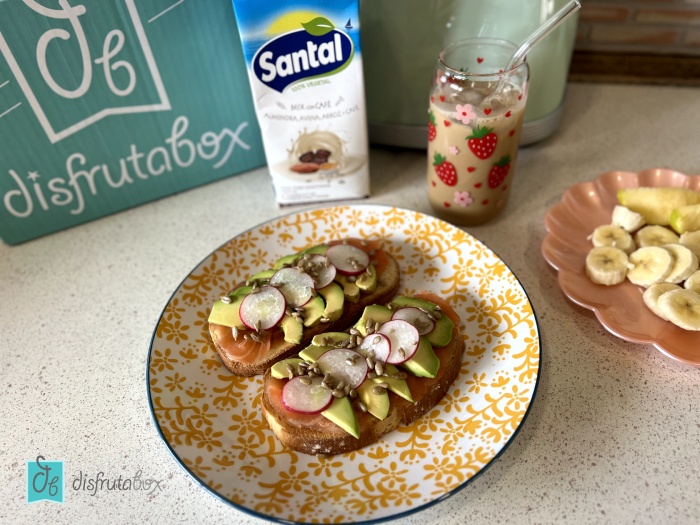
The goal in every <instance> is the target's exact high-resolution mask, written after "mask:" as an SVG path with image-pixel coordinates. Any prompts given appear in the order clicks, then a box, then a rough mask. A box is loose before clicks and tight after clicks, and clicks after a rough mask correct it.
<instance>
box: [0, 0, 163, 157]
mask: <svg viewBox="0 0 700 525" xmlns="http://www.w3.org/2000/svg"><path fill="white" fill-rule="evenodd" d="M23 1H24V3H25V5H26V6H27V7H29V8H30V9H32V10H33V11H34V12H35V13H38V14H40V15H42V16H45V17H47V18H51V19H54V20H66V21H68V22H69V23H70V26H71V31H67V30H65V29H59V28H54V29H49V30H47V31H46V32H44V33H43V34H42V35H41V36H40V37H39V39H38V40H37V43H36V59H37V66H38V68H39V71H40V73H41V77H42V79H43V80H44V82H45V83H46V85H47V86H48V87H49V88H50V89H51V91H52V92H53V93H55V94H56V95H58V96H60V97H63V98H65V99H79V98H81V97H83V96H84V95H85V94H86V93H88V92H89V90H90V89H91V87H92V80H93V77H94V75H98V74H102V75H104V79H105V82H106V85H107V87H108V89H109V92H110V96H111V97H117V99H118V98H119V97H126V96H128V95H130V94H131V93H132V92H133V91H134V89H135V87H136V85H137V82H138V80H139V79H138V78H137V71H136V69H135V68H134V66H133V64H131V63H129V62H128V61H126V60H122V59H119V53H120V51H122V50H123V49H124V46H125V45H127V44H128V45H131V46H135V47H136V46H138V47H139V48H140V51H141V53H142V54H143V57H144V59H145V62H146V65H147V67H148V74H149V75H150V81H151V82H152V83H153V86H154V87H155V90H156V93H157V100H154V101H153V102H152V103H146V104H136V105H127V106H117V105H115V106H114V107H106V108H104V109H101V110H99V111H97V112H96V113H94V114H92V115H89V116H87V117H85V118H82V119H81V120H79V121H77V122H75V123H74V124H72V125H70V126H67V127H65V128H63V129H56V127H55V126H54V125H53V124H52V123H51V121H50V119H49V118H48V116H47V114H46V112H45V111H44V110H43V108H42V105H41V102H40V101H39V99H38V98H37V96H36V94H35V93H34V90H32V87H31V86H30V84H29V82H28V81H27V78H26V77H25V75H24V73H23V72H22V69H21V67H20V65H19V64H18V62H17V60H16V59H15V57H14V55H13V53H12V51H11V49H10V46H9V45H8V43H7V41H6V40H5V37H4V36H3V34H2V32H0V52H2V54H3V56H4V57H5V60H6V61H7V63H8V65H9V67H10V69H11V70H12V73H13V75H14V76H15V78H16V80H17V83H18V84H19V86H20V87H21V89H22V92H23V93H24V95H25V97H26V99H27V102H28V103H29V105H30V106H31V108H32V110H33V111H34V114H35V115H36V117H37V119H38V121H39V123H40V124H41V127H42V128H43V129H44V131H45V132H46V136H47V137H48V139H49V140H50V141H51V143H52V144H55V143H56V142H58V141H60V140H62V139H64V138H66V137H68V136H70V135H72V134H73V133H76V132H78V131H80V130H82V129H85V128H87V127H89V126H90V125H92V124H94V123H96V122H98V121H100V120H102V119H103V118H105V117H108V116H110V115H124V114H130V113H147V112H151V111H167V110H169V109H171V106H170V101H169V100H168V95H167V93H166V91H165V86H164V85H163V81H162V79H161V77H160V73H159V72H158V67H157V65H156V62H155V59H154V57H153V53H152V51H151V47H150V45H149V43H148V39H147V37H146V33H145V31H144V28H143V25H142V23H141V19H140V17H139V14H138V11H137V10H136V7H135V5H134V0H123V1H124V4H125V6H126V8H127V11H128V14H129V18H130V20H131V23H132V24H133V27H132V29H133V32H134V34H135V35H136V39H137V41H136V42H128V41H127V37H126V36H125V34H124V31H122V30H121V29H112V30H111V31H109V32H108V33H107V35H106V36H105V38H104V41H103V42H102V46H101V49H102V55H101V56H99V57H97V58H94V59H93V57H92V54H91V52H90V48H89V45H88V41H87V38H86V35H85V31H84V30H83V25H82V21H81V19H80V17H81V16H83V15H85V14H86V13H87V8H86V7H85V6H84V5H76V6H71V5H70V4H69V0H59V1H58V5H59V6H60V9H52V8H48V7H44V6H42V5H40V4H38V3H37V2H36V1H35V0H23ZM176 5H177V4H176ZM57 39H58V40H61V41H64V42H71V43H75V44H76V45H77V46H78V47H79V50H80V56H81V59H82V78H80V79H79V80H80V82H79V84H78V86H77V87H75V88H73V89H69V88H66V87H65V86H62V85H60V83H59V82H58V81H57V80H56V79H55V78H54V76H53V75H52V74H51V70H50V68H49V65H48V64H47V60H46V53H47V47H48V46H49V45H51V43H52V42H54V41H55V40H57ZM116 72H118V73H119V75H120V78H121V79H122V80H121V82H119V83H118V82H116V81H115V73H116ZM124 78H126V79H127V80H126V82H124V80H123V79H124ZM93 89H95V88H94V87H93ZM17 106H19V104H16V105H15V106H13V108H11V109H15V107H17ZM8 112H9V111H6V112H4V113H2V114H0V117H1V116H3V115H5V114H7V113H8Z"/></svg>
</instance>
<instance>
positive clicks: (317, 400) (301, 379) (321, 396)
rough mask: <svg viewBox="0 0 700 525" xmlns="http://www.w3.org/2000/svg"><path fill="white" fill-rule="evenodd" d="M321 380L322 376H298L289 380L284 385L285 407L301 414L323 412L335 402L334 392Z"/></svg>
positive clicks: (283, 400) (283, 397) (283, 398)
mask: <svg viewBox="0 0 700 525" xmlns="http://www.w3.org/2000/svg"><path fill="white" fill-rule="evenodd" d="M321 382H322V378H320V377H309V376H296V377H295V378H293V379H290V380H289V381H287V382H286V383H285V384H284V386H283V387H282V403H283V404H284V406H285V408H286V409H287V410H291V411H292V412H297V413H299V414H318V413H320V412H323V411H324V410H325V409H327V408H328V407H329V406H330V405H331V403H332V402H333V394H332V393H331V391H330V390H329V389H328V388H326V387H325V386H323V385H322V384H321ZM306 383H309V384H306Z"/></svg>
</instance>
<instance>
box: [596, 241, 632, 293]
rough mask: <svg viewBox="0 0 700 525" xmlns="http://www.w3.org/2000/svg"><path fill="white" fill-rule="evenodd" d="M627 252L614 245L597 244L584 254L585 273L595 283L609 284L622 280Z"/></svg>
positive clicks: (625, 267) (626, 262)
mask: <svg viewBox="0 0 700 525" xmlns="http://www.w3.org/2000/svg"><path fill="white" fill-rule="evenodd" d="M628 262H629V261H628V258H627V254H626V253H625V252H623V251H622V250H621V249H620V248H615V247H614V246H597V247H595V248H593V249H592V250H591V251H590V252H588V255H587V256H586V275H588V278H589V279H590V280H591V281H593V282H594V283H596V284H602V285H605V286H611V285H614V284H620V283H622V282H624V280H625V275H626V274H627V265H628Z"/></svg>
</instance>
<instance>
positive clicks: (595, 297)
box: [542, 169, 700, 366]
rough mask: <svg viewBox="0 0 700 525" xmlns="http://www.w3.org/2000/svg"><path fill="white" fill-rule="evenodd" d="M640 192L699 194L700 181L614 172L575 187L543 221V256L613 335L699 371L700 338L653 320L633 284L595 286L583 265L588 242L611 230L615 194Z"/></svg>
mask: <svg viewBox="0 0 700 525" xmlns="http://www.w3.org/2000/svg"><path fill="white" fill-rule="evenodd" d="M639 186H656V187H659V186H676V187H682V188H690V189H693V190H695V191H700V175H693V176H691V175H684V174H682V173H679V172H677V171H672V170H668V169H649V170H644V171H640V172H638V173H634V172H628V171H610V172H608V173H604V174H602V175H600V176H599V177H598V178H597V179H595V180H593V181H591V182H584V183H582V184H577V185H575V186H572V187H571V188H569V189H568V190H566V191H565V192H564V194H563V195H562V199H561V202H559V203H558V204H556V205H555V206H553V207H552V208H550V209H549V210H548V211H547V213H546V215H545V218H544V225H545V228H546V229H547V232H548V235H547V236H546V237H545V239H544V241H543V242H542V255H543V256H544V258H545V259H546V261H547V262H548V263H549V264H550V265H551V266H552V267H554V268H555V269H556V270H557V271H558V272H559V273H558V279H559V286H561V289H562V291H563V292H564V294H565V295H566V296H567V297H568V298H569V299H571V300H572V301H573V302H574V303H576V304H578V305H580V306H583V307H585V308H588V309H589V310H592V311H593V312H594V313H595V315H596V317H597V318H598V320H599V321H600V323H601V324H602V325H603V326H604V327H605V328H606V329H607V330H609V331H610V332H611V333H613V334H614V335H616V336H617V337H620V338H621V339H624V340H626V341H631V342H633V343H644V344H651V345H653V346H655V347H656V348H657V349H659V350H660V351H661V352H662V353H663V354H665V355H667V356H668V357H670V358H672V359H675V360H676V361H679V362H681V363H685V364H688V365H692V366H700V332H691V331H687V330H683V329H681V328H678V327H677V326H675V325H673V324H671V323H670V322H668V321H664V320H663V319H660V318H659V317H657V316H656V315H655V314H653V313H652V312H651V311H650V310H649V309H648V308H647V307H646V306H645V305H644V303H643V301H642V292H643V289H642V288H640V287H639V286H636V285H634V284H632V283H630V282H629V281H627V282H625V283H623V284H619V285H616V286H601V285H597V284H594V283H592V282H591V281H590V280H589V279H588V277H587V276H586V274H585V270H584V262H585V259H586V254H587V253H588V251H589V250H590V249H591V243H590V241H589V240H588V238H587V237H588V236H589V235H590V234H591V232H592V231H593V230H594V229H595V228H596V227H597V226H600V225H602V224H609V223H610V221H611V217H612V209H613V207H614V206H615V204H617V191H618V190H619V189H621V188H634V187H639Z"/></svg>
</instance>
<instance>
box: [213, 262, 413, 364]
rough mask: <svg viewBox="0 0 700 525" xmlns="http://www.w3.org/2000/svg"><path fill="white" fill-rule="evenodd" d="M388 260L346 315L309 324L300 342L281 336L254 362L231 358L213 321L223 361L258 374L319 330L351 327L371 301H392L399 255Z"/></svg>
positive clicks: (347, 306) (297, 349) (348, 306)
mask: <svg viewBox="0 0 700 525" xmlns="http://www.w3.org/2000/svg"><path fill="white" fill-rule="evenodd" d="M386 255H387V259H388V264H387V267H386V269H385V270H384V271H383V272H382V273H381V274H378V275H377V288H376V289H375V291H374V292H372V293H369V294H368V293H364V292H363V293H362V294H361V296H360V299H359V301H358V302H356V303H352V302H350V301H345V305H344V306H343V315H342V316H341V317H340V319H338V320H337V321H332V322H329V323H321V324H318V325H316V326H314V327H312V328H305V329H304V335H303V336H302V339H301V342H300V343H299V344H292V343H287V342H286V341H284V340H279V341H276V342H275V343H273V345H272V346H271V348H270V351H269V352H268V353H267V354H266V355H265V357H264V359H261V360H259V361H257V362H254V363H241V362H238V361H236V360H234V359H232V358H231V356H230V355H229V353H228V352H227V351H226V349H225V348H223V347H222V346H221V345H220V344H219V342H218V340H217V338H216V336H215V334H214V330H213V327H214V326H216V325H213V324H210V325H209V333H210V336H211V340H212V342H213V343H214V347H215V348H216V351H217V353H218V354H219V357H220V359H221V362H222V363H223V364H224V366H225V367H226V368H228V369H229V370H230V371H231V373H233V374H235V375H237V376H245V377H248V376H255V375H261V374H263V373H265V371H266V370H267V369H268V368H270V367H271V366H272V365H274V364H275V363H276V362H278V361H281V360H282V359H286V358H287V357H291V356H293V355H294V354H297V353H299V352H300V351H301V350H303V349H304V348H305V347H306V346H308V345H309V344H310V343H311V339H313V337H314V336H315V335H317V334H320V333H323V332H342V331H344V330H347V329H348V328H349V327H350V326H352V324H353V323H354V322H355V321H356V320H357V319H358V318H359V317H360V316H361V315H362V311H363V310H364V308H365V306H367V305H370V304H383V303H386V302H389V300H391V299H392V298H393V297H394V295H396V292H397V290H398V288H399V280H400V270H399V265H398V263H397V262H396V259H394V257H392V256H391V255H390V254H389V253H388V252H386Z"/></svg>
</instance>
